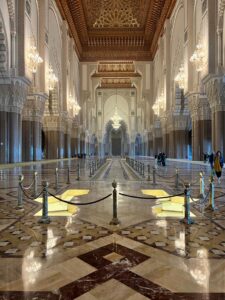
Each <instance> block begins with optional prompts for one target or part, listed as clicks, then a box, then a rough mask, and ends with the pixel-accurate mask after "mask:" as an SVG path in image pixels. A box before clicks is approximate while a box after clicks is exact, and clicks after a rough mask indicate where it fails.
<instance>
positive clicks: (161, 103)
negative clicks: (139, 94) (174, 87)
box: [152, 91, 166, 116]
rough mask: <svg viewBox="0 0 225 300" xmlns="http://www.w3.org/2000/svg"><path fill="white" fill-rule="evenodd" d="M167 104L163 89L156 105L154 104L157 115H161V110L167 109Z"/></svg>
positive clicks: (153, 107)
mask: <svg viewBox="0 0 225 300" xmlns="http://www.w3.org/2000/svg"><path fill="white" fill-rule="evenodd" d="M165 104H166V103H165V99H164V93H163V91H162V93H161V95H160V96H159V97H158V98H157V99H156V101H155V103H154V105H153V106H152V109H153V112H154V114H155V115H156V116H159V115H160V112H161V111H162V110H163V111H164V110H165V108H166V107H165Z"/></svg>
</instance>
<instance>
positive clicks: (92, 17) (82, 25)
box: [56, 0, 176, 61]
mask: <svg viewBox="0 0 225 300" xmlns="http://www.w3.org/2000/svg"><path fill="white" fill-rule="evenodd" d="M56 2H57V4H58V7H59V10H60V12H61V14H62V16H63V18H64V19H66V20H67V21H68V24H69V30H70V33H71V35H72V36H73V38H74V40H75V47H76V51H77V54H78V56H79V59H80V60H81V61H96V60H105V59H108V60H126V59H127V60H152V59H153V57H154V54H155V52H156V49H157V41H158V38H159V36H160V34H161V33H162V30H163V25H164V22H165V20H166V19H167V18H169V16H170V14H171V12H172V9H173V7H174V5H175V2H176V0H56Z"/></svg>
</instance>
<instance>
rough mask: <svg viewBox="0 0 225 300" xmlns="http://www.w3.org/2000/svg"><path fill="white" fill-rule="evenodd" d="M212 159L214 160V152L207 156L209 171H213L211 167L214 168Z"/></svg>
mask: <svg viewBox="0 0 225 300" xmlns="http://www.w3.org/2000/svg"><path fill="white" fill-rule="evenodd" d="M214 158H215V155H214V152H212V153H211V154H210V155H209V163H210V166H211V169H213V167H214Z"/></svg>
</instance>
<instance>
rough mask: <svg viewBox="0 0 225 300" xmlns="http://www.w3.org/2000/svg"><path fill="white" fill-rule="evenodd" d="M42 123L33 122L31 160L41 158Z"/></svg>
mask: <svg viewBox="0 0 225 300" xmlns="http://www.w3.org/2000/svg"><path fill="white" fill-rule="evenodd" d="M41 134H42V123H41V122H38V121H36V122H33V160H34V161H37V160H41V159H42V138H41Z"/></svg>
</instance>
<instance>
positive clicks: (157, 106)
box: [152, 101, 159, 116]
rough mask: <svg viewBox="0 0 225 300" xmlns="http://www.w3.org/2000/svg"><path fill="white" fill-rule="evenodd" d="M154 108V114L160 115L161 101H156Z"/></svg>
mask: <svg viewBox="0 0 225 300" xmlns="http://www.w3.org/2000/svg"><path fill="white" fill-rule="evenodd" d="M152 109H153V111H154V114H155V115H156V116H159V103H158V101H156V102H155V103H154V104H153V106H152Z"/></svg>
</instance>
